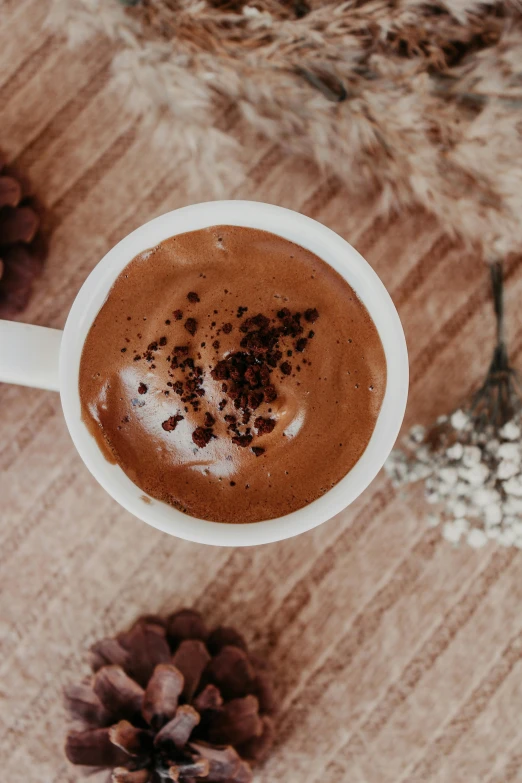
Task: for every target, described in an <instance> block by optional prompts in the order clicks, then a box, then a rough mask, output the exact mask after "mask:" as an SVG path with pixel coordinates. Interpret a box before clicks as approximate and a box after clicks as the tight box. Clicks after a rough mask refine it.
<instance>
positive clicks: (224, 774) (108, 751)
mask: <svg viewBox="0 0 522 783" xmlns="http://www.w3.org/2000/svg"><path fill="white" fill-rule="evenodd" d="M91 652H92V661H91V666H92V669H93V672H94V675H93V676H92V678H91V679H90V680H89V681H88V682H84V683H82V684H80V685H73V686H71V687H69V688H67V689H66V694H65V696H66V702H67V706H68V708H69V710H70V712H71V714H72V716H73V717H74V718H77V719H79V720H81V721H82V722H83V726H82V730H80V731H70V732H69V735H68V737H67V741H66V747H65V752H66V755H67V758H68V759H69V761H71V762H72V763H73V764H82V765H87V766H91V767H97V768H100V767H102V768H107V769H110V770H112V774H111V777H110V778H109V779H110V780H112V782H113V783H162V782H163V783H164V782H165V781H169V780H170V781H180V782H183V783H196V781H203V782H204V783H212V781H216V783H217V782H218V781H220V783H249V781H250V780H251V779H252V771H251V766H250V765H251V763H255V762H258V761H261V760H262V759H264V758H265V757H266V755H267V754H268V752H269V750H270V747H271V745H272V742H273V737H274V728H273V722H272V718H271V716H272V715H273V714H274V712H275V702H274V695H273V690H272V681H271V677H270V676H269V674H268V673H267V669H266V665H265V664H264V663H263V662H262V661H261V660H259V659H258V658H257V657H255V656H254V655H251V654H249V652H248V649H247V645H246V643H245V640H244V639H243V637H242V636H241V634H239V633H238V632H237V631H235V630H234V629H233V628H226V627H219V628H216V629H215V630H214V631H212V632H211V633H209V631H208V630H207V628H206V626H205V624H204V622H203V620H202V618H201V615H200V614H199V613H198V612H195V611H193V610H190V609H182V610H181V611H179V612H175V613H174V614H173V615H171V616H170V617H169V618H168V619H167V620H166V621H165V620H163V619H161V618H159V617H156V616H146V617H141V618H140V619H139V620H137V621H136V623H135V624H134V625H133V627H132V628H131V629H130V631H128V632H126V633H122V634H120V635H119V636H117V637H116V638H115V639H102V640H101V641H100V642H97V643H96V644H95V645H94V646H93V647H92V648H91Z"/></svg>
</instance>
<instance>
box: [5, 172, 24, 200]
mask: <svg viewBox="0 0 522 783" xmlns="http://www.w3.org/2000/svg"><path fill="white" fill-rule="evenodd" d="M21 198H22V188H21V187H20V183H19V182H17V181H16V179H14V178H13V177H1V176H0V207H16V206H17V205H18V204H19V203H20V199H21Z"/></svg>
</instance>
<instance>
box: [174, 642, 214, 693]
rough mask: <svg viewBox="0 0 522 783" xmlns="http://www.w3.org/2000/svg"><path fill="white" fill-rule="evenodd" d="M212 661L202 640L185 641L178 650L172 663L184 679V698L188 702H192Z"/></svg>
mask: <svg viewBox="0 0 522 783" xmlns="http://www.w3.org/2000/svg"><path fill="white" fill-rule="evenodd" d="M210 661H211V657H210V655H209V653H208V651H207V648H206V647H205V645H204V643H203V642H202V641H201V640H200V639H185V640H184V641H183V642H181V644H180V646H179V647H178V649H177V650H176V653H175V654H174V656H173V658H172V662H173V664H174V666H176V668H177V669H179V671H180V672H181V673H182V675H183V677H184V680H185V684H184V686H183V692H182V696H183V698H184V699H185V700H186V701H188V702H190V701H192V699H193V697H194V694H195V692H196V690H197V688H198V685H199V683H200V681H201V677H202V675H203V672H204V671H205V669H206V668H207V666H208V664H209V663H210Z"/></svg>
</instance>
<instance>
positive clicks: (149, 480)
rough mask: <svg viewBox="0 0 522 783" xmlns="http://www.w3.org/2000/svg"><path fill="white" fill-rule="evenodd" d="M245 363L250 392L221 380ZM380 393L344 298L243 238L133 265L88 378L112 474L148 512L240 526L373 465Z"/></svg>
mask: <svg viewBox="0 0 522 783" xmlns="http://www.w3.org/2000/svg"><path fill="white" fill-rule="evenodd" d="M287 312H288V313H290V316H291V317H292V318H294V319H296V320H294V321H293V322H292V321H290V320H289V317H290V316H288V315H286V313H287ZM278 313H279V315H278ZM256 315H258V316H259V315H262V316H264V318H263V319H258V322H257V324H256V323H252V322H251V319H252V318H253V317H255V316H256ZM285 317H286V322H285ZM249 319H250V320H249ZM266 319H267V320H268V324H267V323H266ZM254 321H255V318H254ZM285 323H286V327H285V326H284V324H285ZM292 323H294V324H298V325H299V326H300V327H301V330H300V331H298V330H297V329H295V328H293V327H292ZM259 324H261V325H262V326H263V327H264V330H265V331H264V332H263V331H262V330H261V332H259V331H258V330H259V328H260V327H259ZM230 325H231V328H230ZM242 325H243V330H242V329H241V327H242ZM256 330H257V331H256ZM259 335H261V338H259ZM263 335H265V336H264V337H263ZM267 335H268V337H267ZM260 339H261V342H262V340H263V339H265V341H267V340H268V342H269V343H270V346H271V348H270V350H269V352H268V353H267V352H266V351H267V350H268V349H266V347H263V345H261V346H259V345H258V343H259V342H260ZM241 341H243V346H242V345H241ZM276 343H277V344H276ZM176 349H178V350H177V351H176ZM263 351H264V353H263ZM289 352H291V353H290V355H289ZM279 354H281V356H279ZM235 355H236V356H240V357H241V356H246V357H247V358H246V362H247V364H248V363H250V364H251V365H252V368H253V369H252V371H250V372H247V373H246V377H247V378H248V379H250V380H249V381H247V380H246V379H245V377H244V375H245V372H244V369H243V371H242V373H241V380H240V381H236V380H229V379H228V378H226V377H224V376H223V372H229V376H228V377H230V372H232V373H234V372H235V369H234V367H232V364H233V362H232V360H231V357H234V356H235ZM267 357H268V359H267ZM187 360H189V361H188V363H187ZM191 362H192V366H191ZM241 362H242V360H241ZM241 362H240V364H241ZM267 362H268V363H267ZM270 362H271V364H270ZM274 363H275V365H276V366H275V367H273V366H271V365H273V364H274ZM180 365H183V367H181V366H180ZM261 365H264V366H266V370H264V371H262V372H258V370H259V369H260V367H261ZM218 366H219V367H225V368H226V367H228V368H229V369H228V370H226V369H225V370H223V372H222V371H221V370H218V371H216V367H218ZM241 366H243V364H241ZM230 368H232V369H230ZM247 369H248V368H247ZM254 371H255V372H254ZM236 375H237V373H236ZM254 375H255V380H253V378H254ZM261 376H262V377H261ZM249 383H252V387H250V386H249V385H248V384H249ZM267 383H268V384H269V386H270V387H271V389H272V391H270V393H268V392H267V393H266V394H265V391H266V390H265V389H264V387H265V386H266V384H267ZM180 384H181V385H180ZM224 384H225V386H224ZM237 384H240V386H239V387H238V386H237ZM243 384H247V385H245V386H243ZM385 387H386V359H385V356H384V350H383V347H382V344H381V340H380V338H379V335H378V333H377V330H376V327H375V325H374V323H373V321H372V320H371V318H370V316H369V314H368V312H367V310H366V308H365V307H364V305H363V304H362V303H361V302H360V301H359V299H358V298H357V296H356V295H355V293H354V291H353V289H352V288H351V287H350V286H349V285H348V283H347V282H346V281H345V280H344V279H343V278H342V277H341V276H340V275H339V274H338V273H337V272H336V271H335V270H333V269H332V268H331V267H330V266H328V265H327V264H326V263H325V262H324V261H322V260H321V259H320V258H318V257H317V256H315V255H314V254H313V253H310V252H309V251H307V250H305V249H304V248H302V247H299V246H298V245H295V244H293V243H292V242H289V241H288V240H286V239H282V238H281V237H278V236H275V235H273V234H270V233H267V232H264V231H258V230H256V229H251V228H241V227H232V226H214V227H212V228H208V229H203V230H200V231H194V232H190V233H186V234H182V235H178V236H176V237H172V238H171V239H168V240H166V241H165V242H162V243H161V244H160V245H159V246H157V247H155V248H153V249H151V250H149V251H147V252H145V253H142V254H140V255H139V256H137V257H136V258H135V259H134V260H133V261H131V263H130V264H129V265H128V266H127V267H126V268H125V269H124V270H123V272H122V273H121V274H120V276H119V277H118V279H117V280H116V282H115V284H114V286H113V287H112V289H111V291H110V293H109V295H108V298H107V300H106V302H105V304H104V305H103V307H102V308H101V310H100V312H99V313H98V315H97V317H96V320H95V321H94V323H93V325H92V327H91V329H90V331H89V334H88V336H87V339H86V341H85V345H84V349H83V353H82V358H81V366H80V398H81V403H82V412H83V418H84V421H85V422H86V424H87V425H88V427H89V429H90V431H91V432H92V434H93V435H94V437H95V438H96V440H97V442H98V444H99V446H100V448H101V449H102V450H103V452H104V454H105V455H106V457H107V459H109V460H110V461H112V462H116V463H118V464H119V465H120V466H121V468H122V469H123V470H124V471H125V473H126V474H127V475H128V476H129V478H130V479H131V480H132V481H133V482H134V483H135V484H137V485H138V486H139V487H140V489H142V490H143V491H144V492H146V493H147V494H148V495H150V496H151V497H153V498H156V499H158V500H161V501H164V502H167V503H170V504H171V505H173V506H175V507H176V508H179V509H181V510H182V511H184V512H186V513H187V514H190V515H192V516H194V517H198V518H201V519H208V520H212V521H216V522H229V523H244V522H257V521H260V520H263V519H272V518H274V517H278V516H282V515H284V514H288V513H290V512H291V511H295V510H296V509H298V508H301V507H302V506H305V505H306V504H308V503H310V502H312V501H313V500H315V499H316V498H318V497H320V496H321V495H322V494H324V493H325V492H327V491H328V490H329V489H331V488H332V487H333V486H334V485H335V484H336V483H337V482H338V481H340V479H342V478H343V477H344V476H345V475H346V474H347V473H348V472H349V471H350V470H351V468H352V467H353V466H354V465H355V463H356V462H357V461H358V459H359V458H360V457H361V455H362V453H363V452H364V450H365V448H366V446H367V444H368V442H369V440H370V437H371V434H372V432H373V429H374V427H375V423H376V420H377V416H378V413H379V410H380V407H381V403H382V399H383V396H384V391H385ZM224 388H226V389H227V391H224ZM237 388H239V390H240V391H238V392H236V399H233V397H234V393H235V390H236V389H237ZM250 388H251V389H252V394H253V396H252V397H251V398H250V402H248V401H247V397H248V395H247V394H246V391H248V390H249V389H250ZM177 391H181V394H178V393H177ZM240 392H241V393H240ZM229 394H230V395H231V396H229ZM274 395H275V399H274ZM265 397H266V399H265ZM259 398H261V401H260V399H259ZM236 400H237V401H236ZM250 403H251V405H250ZM240 406H241V407H240ZM249 406H250V407H249ZM225 417H226V418H225ZM232 417H234V418H235V419H236V422H235V423H233V422H232ZM263 422H270V424H263Z"/></svg>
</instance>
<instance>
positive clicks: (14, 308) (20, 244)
mask: <svg viewBox="0 0 522 783" xmlns="http://www.w3.org/2000/svg"><path fill="white" fill-rule="evenodd" d="M3 169H4V164H3V161H2V160H1V159H0V318H11V317H12V316H13V315H16V313H19V312H21V311H22V310H23V309H24V307H25V306H26V305H27V302H28V301H29V297H30V296H31V289H32V284H33V280H34V278H35V277H36V276H37V275H38V274H39V273H40V271H41V267H42V252H41V250H40V249H38V250H37V243H36V241H35V240H36V234H37V231H38V225H39V222H40V221H39V218H38V215H37V214H36V212H35V211H34V209H33V208H32V207H31V205H30V202H29V200H28V199H27V198H25V197H24V196H23V193H22V185H21V183H20V181H19V180H18V179H17V177H16V176H14V175H8V174H7V172H5V171H3Z"/></svg>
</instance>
